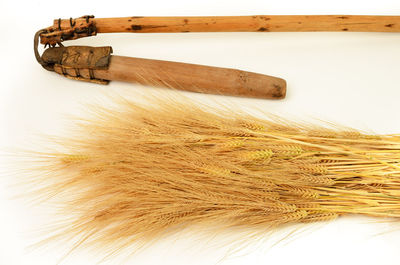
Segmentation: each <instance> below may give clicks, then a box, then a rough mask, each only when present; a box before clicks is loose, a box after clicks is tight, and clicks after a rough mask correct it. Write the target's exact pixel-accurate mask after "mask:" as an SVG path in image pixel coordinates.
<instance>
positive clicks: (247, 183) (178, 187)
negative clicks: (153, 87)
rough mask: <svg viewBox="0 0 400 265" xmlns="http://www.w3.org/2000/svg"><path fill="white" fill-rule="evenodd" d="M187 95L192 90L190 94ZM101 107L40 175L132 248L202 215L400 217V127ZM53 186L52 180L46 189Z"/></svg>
mask: <svg viewBox="0 0 400 265" xmlns="http://www.w3.org/2000/svg"><path fill="white" fill-rule="evenodd" d="M182 102H183V101H182ZM182 102H177V101H175V102H163V101H161V100H153V101H150V102H149V103H150V104H149V103H145V104H136V103H134V102H130V101H121V102H119V104H118V107H117V108H116V109H107V108H102V107H100V106H97V107H96V108H95V110H96V114H95V115H94V116H93V117H92V118H90V119H88V120H87V121H85V122H82V123H81V124H80V128H81V132H80V134H79V135H77V136H76V137H75V138H72V139H69V140H63V141H60V142H61V143H62V144H63V145H64V146H63V147H64V151H63V152H60V153H51V154H45V155H43V157H44V158H45V159H44V162H45V164H44V166H43V169H44V170H46V171H47V172H48V174H45V175H43V177H42V178H39V179H40V180H41V181H43V183H51V184H49V185H48V186H46V188H45V191H46V190H47V191H48V193H49V194H51V195H54V194H57V193H59V194H60V197H68V198H69V199H68V200H64V201H65V202H64V203H65V204H64V208H63V209H65V211H68V212H73V213H75V214H76V215H75V216H76V218H75V219H73V220H72V221H71V222H70V223H69V226H67V227H66V228H65V231H63V232H65V233H67V234H68V235H75V236H82V237H83V238H84V239H82V240H81V241H79V242H78V243H77V244H78V245H81V244H82V243H83V242H86V243H88V244H98V245H102V246H104V245H113V246H118V248H120V247H125V246H128V245H130V244H134V243H136V242H147V241H150V240H153V239H155V238H157V237H159V236H161V235H163V234H165V233H168V232H170V231H173V230H174V229H183V228H184V227H187V226H190V225H196V226H200V227H201V226H204V227H205V226H213V225H215V226H218V227H221V228H224V227H225V228H229V227H237V228H240V227H244V228H248V227H252V228H255V229H257V228H260V229H262V230H265V229H268V228H271V229H272V228H274V227H277V226H279V225H282V224H284V223H297V222H316V221H327V220H332V219H334V218H336V217H338V216H342V215H346V214H364V215H369V216H376V217H394V218H399V217H400V192H399V190H400V137H399V136H398V135H387V136H385V135H381V136H376V135H366V134H362V133H359V132H356V131H352V130H347V129H346V130H340V129H329V128H322V127H321V128H318V127H316V126H311V125H302V124H297V123H294V122H293V123H291V122H287V121H283V120H281V119H278V118H276V117H275V118H273V119H271V120H269V119H265V120H262V119H259V118H255V117H252V116H250V115H248V114H234V113H232V112H230V111H227V110H225V111H223V110H216V109H211V110H209V111H207V110H206V109H205V108H204V107H195V105H196V104H195V103H193V102H192V103H191V102H187V103H182ZM41 192H43V189H41Z"/></svg>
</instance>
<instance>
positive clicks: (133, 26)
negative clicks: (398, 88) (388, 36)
mask: <svg viewBox="0 0 400 265" xmlns="http://www.w3.org/2000/svg"><path fill="white" fill-rule="evenodd" d="M46 30H47V32H45V33H43V34H41V43H42V44H49V45H55V44H57V43H60V42H62V41H65V40H73V39H77V38H82V37H87V36H94V35H96V34H97V33H116V32H133V33H173V32H308V31H349V32H355V31H356V32H400V16H366V15H273V16H262V15H260V16H209V17H120V18H94V16H83V17H80V18H76V19H72V18H70V19H56V20H54V23H53V26H51V27H48V28H47V29H46Z"/></svg>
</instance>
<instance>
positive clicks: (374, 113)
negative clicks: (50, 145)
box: [0, 0, 400, 265]
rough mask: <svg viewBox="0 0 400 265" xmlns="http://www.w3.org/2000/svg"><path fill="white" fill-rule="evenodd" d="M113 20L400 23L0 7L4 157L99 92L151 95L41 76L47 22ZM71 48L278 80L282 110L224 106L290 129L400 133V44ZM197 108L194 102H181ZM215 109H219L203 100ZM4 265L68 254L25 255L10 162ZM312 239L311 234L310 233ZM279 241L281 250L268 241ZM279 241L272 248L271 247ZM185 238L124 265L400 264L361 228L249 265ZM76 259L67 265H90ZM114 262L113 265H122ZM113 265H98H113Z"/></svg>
mask: <svg viewBox="0 0 400 265" xmlns="http://www.w3.org/2000/svg"><path fill="white" fill-rule="evenodd" d="M86 14H94V15H96V17H116V16H158V15H160V16H161V15H165V16H173V15H181V16H189V15H268V14H380V15H400V2H399V1H398V0H379V1H368V0H364V1H362V0H360V1H355V0H354V1H350V0H347V1H345V0H335V1H320V0H319V1H318V0H315V1H312V0H302V1H296V0H292V1H290V0H279V1H271V0H259V1H257V0H246V1H243V0H241V1H234V0H220V1H215V0H214V1H212V0H202V1H188V0H187V1H179V0H168V1H161V0H160V1H150V0H147V1H135V0H132V1H116V0H113V1H102V0H98V1H93V2H89V1H75V0H67V1H55V0H53V1H26V2H22V1H9V0H6V1H5V0H2V1H1V2H0V34H1V42H0V45H1V46H0V47H1V49H0V73H1V74H0V81H1V83H0V148H1V150H2V151H5V152H8V150H10V149H11V150H14V149H15V148H29V147H32V146H35V144H38V143H37V142H35V140H36V139H37V137H36V136H37V135H42V134H46V135H63V133H65V131H66V130H67V129H68V128H69V125H70V120H69V119H68V118H67V119H66V114H68V115H69V114H79V113H80V111H81V110H82V107H81V106H82V105H83V104H86V103H93V102H101V101H102V100H105V99H104V92H107V93H110V94H115V93H118V94H121V95H125V94H126V95H132V94H133V95H135V93H143V92H145V91H154V90H153V89H152V88H147V87H146V88H143V87H140V86H135V85H132V84H124V83H119V82H112V83H111V84H110V85H109V86H107V87H102V86H100V85H95V84H89V83H84V82H77V81H71V80H67V79H64V78H62V77H61V76H59V75H56V74H54V73H50V72H47V71H45V70H43V69H42V68H41V67H40V66H39V65H38V64H37V63H36V61H35V59H34V56H33V50H32V39H33V35H34V33H35V32H36V30H38V29H40V28H43V27H47V26H50V25H51V24H52V21H53V19H54V18H59V17H62V18H69V17H71V16H72V17H79V16H81V15H86ZM74 43H75V44H87V45H93V46H96V45H98V46H100V45H111V46H112V47H113V48H114V54H117V55H127V56H135V57H144V58H154V59H164V60H173V61H181V62H190V63H198V64H206V65H214V66H221V67H232V68H240V69H243V70H248V71H254V72H259V73H264V74H268V75H275V76H279V77H282V78H285V79H286V80H287V82H288V94H287V98H286V99H285V100H282V101H268V100H255V99H240V98H229V101H230V102H234V103H235V104H237V105H238V106H241V107H244V108H250V109H251V108H253V107H257V108H262V109H264V110H267V111H270V112H272V113H276V114H281V115H284V116H286V117H296V118H300V119H305V120H309V119H310V118H319V119H322V120H328V121H334V122H336V123H340V124H344V125H347V126H352V127H355V128H357V129H362V130H367V131H370V132H376V133H399V132H400V120H399V114H400V104H399V99H400V74H399V70H400V34H398V33H395V34H387V33H386V34H385V33H350V32H340V33H201V34H199V33H198V34H196V33H187V34H167V35H165V34H152V35H136V34H107V35H99V36H97V37H93V38H87V39H81V40H78V41H75V42H74ZM186 94H187V95H190V96H193V97H199V96H198V95H193V94H190V93H186ZM209 97H211V98H212V99H216V100H222V97H218V96H209ZM0 159H1V160H0V163H1V164H0V264H55V263H56V262H57V261H58V260H59V258H60V257H61V256H62V255H63V254H64V253H65V251H66V250H67V249H66V248H64V247H63V246H62V245H60V246H55V245H57V243H56V242H55V243H54V242H53V243H52V246H49V247H48V248H46V249H45V250H44V251H43V250H34V251H30V250H29V249H27V246H28V245H29V244H30V243H31V242H34V241H35V236H34V235H35V232H37V230H36V229H38V225H39V224H41V223H43V221H47V222H48V221H49V220H41V218H40V217H38V216H37V214H36V212H35V210H34V208H31V207H30V206H29V205H28V204H27V203H26V201H25V202H24V201H22V202H21V200H16V199H15V198H13V196H14V195H15V194H18V193H23V192H24V191H21V190H18V188H14V187H11V186H10V183H12V182H13V180H10V177H11V176H13V175H12V174H11V173H12V172H13V171H15V168H13V166H12V165H10V164H12V162H13V158H12V157H9V156H8V155H6V156H2V157H1V158H0ZM317 228H318V229H317ZM274 240H275V241H277V239H274ZM274 240H271V242H272V243H275V242H273V241H274ZM209 242H210V241H209V240H208V241H207V240H206V239H200V240H194V239H193V240H192V239H191V237H190V234H187V235H181V236H180V238H179V239H178V240H174V238H172V239H170V240H163V241H160V242H157V243H155V244H154V245H152V246H151V247H149V248H147V249H146V250H144V251H143V252H140V253H138V254H137V255H135V256H133V257H132V258H131V259H130V260H129V261H125V262H126V263H127V264H133V263H135V264H159V263H163V264H174V265H179V264H189V263H191V264H216V263H217V262H219V263H218V264H224V265H226V264H259V263H264V264H266V263H268V264H294V263H295V264H318V265H320V264H399V260H400V251H399V250H400V247H399V246H400V244H399V242H400V233H399V232H398V227H397V226H396V224H392V225H386V224H384V223H379V222H377V221H376V220H372V219H365V218H359V217H350V218H341V219H339V220H338V221H335V222H333V223H330V224H327V225H324V226H318V227H312V229H309V230H307V232H306V233H302V234H300V235H299V236H296V238H295V239H293V240H284V241H283V242H281V243H279V244H278V245H276V246H274V247H273V246H272V243H271V242H267V243H264V244H261V246H260V245H258V246H257V247H255V246H251V247H249V248H248V249H246V251H245V252H246V253H245V255H240V256H239V255H235V256H230V257H228V258H224V253H226V251H227V248H224V247H214V245H212V244H209ZM97 261H98V259H96V258H95V257H93V255H90V254H84V253H80V254H79V255H75V256H73V257H71V258H69V259H66V260H65V261H64V264H94V263H96V262H97ZM118 262H119V261H118ZM115 263H117V261H116V260H110V261H107V262H105V264H115Z"/></svg>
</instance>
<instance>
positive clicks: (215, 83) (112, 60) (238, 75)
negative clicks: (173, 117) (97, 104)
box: [42, 46, 286, 99]
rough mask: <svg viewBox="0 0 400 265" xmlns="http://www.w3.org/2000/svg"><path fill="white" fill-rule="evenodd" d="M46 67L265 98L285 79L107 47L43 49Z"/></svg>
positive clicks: (276, 93) (75, 75)
mask: <svg viewBox="0 0 400 265" xmlns="http://www.w3.org/2000/svg"><path fill="white" fill-rule="evenodd" d="M42 60H43V61H44V62H45V63H46V64H47V68H48V69H50V70H52V71H55V72H57V73H59V74H62V75H64V76H66V77H69V78H72V79H77V80H83V81H90V82H95V83H102V84H104V83H107V82H108V81H111V80H117V81H125V82H132V83H139V84H143V85H151V86H159V87H168V88H173V89H179V90H186V91H193V92H202V93H212V94H220V95H233V96H244V97H255V98H267V99H281V98H284V97H285V94H286V82H285V80H283V79H281V78H277V77H272V76H267V75H262V74H257V73H251V72H246V71H241V70H236V69H229V68H220V67H211V66H204V65H196V64H187V63H178V62H169V61H160V60H149V59H140V58H132V57H124V56H113V55H111V47H87V46H69V47H54V48H49V49H47V50H46V51H45V52H44V53H43V56H42Z"/></svg>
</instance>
